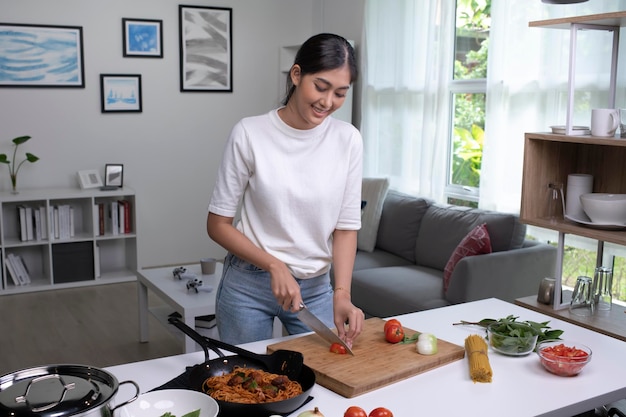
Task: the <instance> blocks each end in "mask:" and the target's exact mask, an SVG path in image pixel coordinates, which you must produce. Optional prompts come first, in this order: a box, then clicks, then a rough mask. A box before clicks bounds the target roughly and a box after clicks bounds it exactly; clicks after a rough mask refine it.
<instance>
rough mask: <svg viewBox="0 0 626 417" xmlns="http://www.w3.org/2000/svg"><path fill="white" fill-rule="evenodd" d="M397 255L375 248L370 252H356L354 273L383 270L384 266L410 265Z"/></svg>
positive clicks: (410, 263)
mask: <svg viewBox="0 0 626 417" xmlns="http://www.w3.org/2000/svg"><path fill="white" fill-rule="evenodd" d="M412 264H413V262H410V261H407V260H406V259H404V258H401V257H400V256H398V255H394V254H393V253H391V252H387V251H384V250H381V249H378V248H375V249H374V250H373V251H372V252H365V251H361V250H360V251H357V252H356V257H355V258H354V268H353V270H354V271H358V270H361V269H370V268H383V267H386V266H398V265H412Z"/></svg>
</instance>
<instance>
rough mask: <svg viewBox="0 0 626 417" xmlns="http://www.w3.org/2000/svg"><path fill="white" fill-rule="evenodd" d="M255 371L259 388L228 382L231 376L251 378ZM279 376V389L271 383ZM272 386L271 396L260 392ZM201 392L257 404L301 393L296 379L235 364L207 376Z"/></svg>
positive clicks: (230, 400)
mask: <svg viewBox="0 0 626 417" xmlns="http://www.w3.org/2000/svg"><path fill="white" fill-rule="evenodd" d="M253 372H254V373H255V375H254V379H255V380H256V381H258V383H257V385H258V387H259V389H257V390H252V391H250V390H248V389H246V388H244V387H243V386H242V384H230V385H229V384H228V382H229V381H230V380H231V378H232V377H233V376H236V375H240V376H242V377H243V378H244V379H247V378H251V374H252V373H253ZM278 377H281V379H282V380H283V381H284V383H282V384H281V386H280V388H279V389H276V387H274V386H273V385H272V380H274V379H275V378H278ZM267 387H273V389H272V390H271V391H272V393H273V396H269V395H265V394H263V393H262V391H263V388H267ZM202 392H204V393H206V394H209V395H210V396H211V397H213V398H214V399H216V400H221V401H226V402H231V403H243V404H259V403H269V402H274V401H282V400H287V399H289V398H293V397H295V396H297V395H300V394H302V386H301V385H300V384H299V383H298V382H297V381H292V380H290V379H289V378H287V377H286V376H284V375H278V374H272V373H270V372H266V371H262V370H260V369H251V368H242V367H238V366H236V367H235V368H234V369H233V371H232V372H230V373H228V374H224V375H219V376H212V377H209V378H207V379H206V380H205V381H204V382H203V383H202Z"/></svg>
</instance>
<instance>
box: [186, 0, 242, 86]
mask: <svg viewBox="0 0 626 417" xmlns="http://www.w3.org/2000/svg"><path fill="white" fill-rule="evenodd" d="M232 10H233V9H231V8H226V7H203V6H183V5H179V6H178V11H179V38H180V91H183V92H186V91H192V92H193V91H196V92H212V91H213V92H232V91H233V66H232V62H233V48H232Z"/></svg>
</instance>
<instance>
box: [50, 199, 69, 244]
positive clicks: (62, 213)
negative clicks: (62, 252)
mask: <svg viewBox="0 0 626 417" xmlns="http://www.w3.org/2000/svg"><path fill="white" fill-rule="evenodd" d="M53 210H54V216H53V218H54V220H53V222H54V223H53V224H54V228H53V230H54V237H55V239H69V238H71V237H74V207H72V206H71V205H69V204H59V205H57V206H54V208H53Z"/></svg>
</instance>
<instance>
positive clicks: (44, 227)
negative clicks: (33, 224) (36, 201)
mask: <svg viewBox="0 0 626 417" xmlns="http://www.w3.org/2000/svg"><path fill="white" fill-rule="evenodd" d="M39 218H40V221H41V239H43V240H46V239H48V213H47V211H46V207H45V206H40V207H39Z"/></svg>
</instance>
